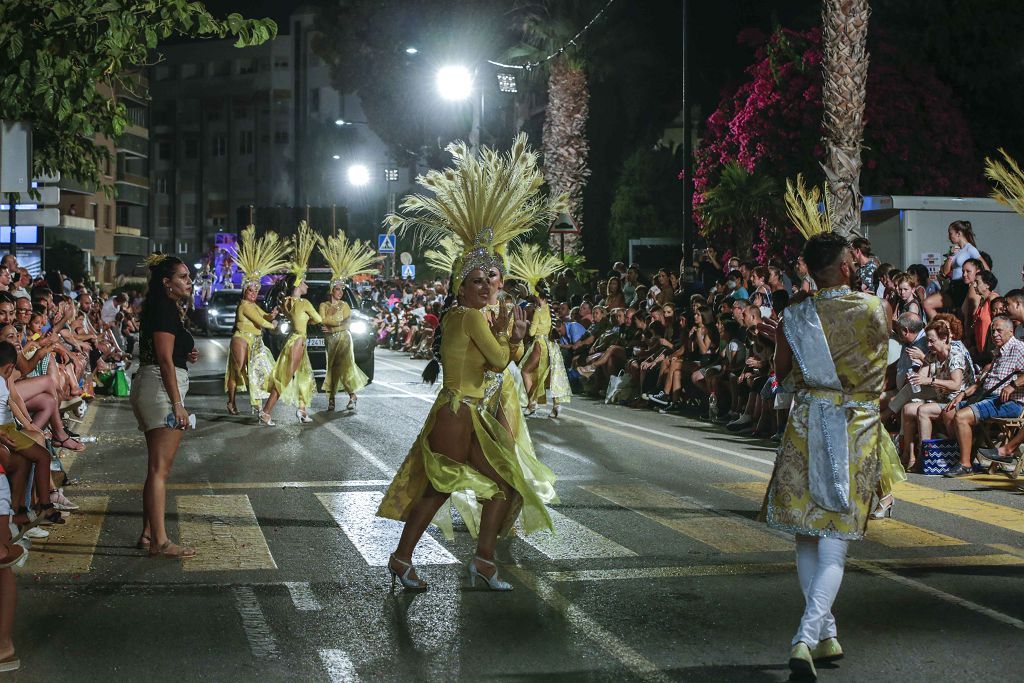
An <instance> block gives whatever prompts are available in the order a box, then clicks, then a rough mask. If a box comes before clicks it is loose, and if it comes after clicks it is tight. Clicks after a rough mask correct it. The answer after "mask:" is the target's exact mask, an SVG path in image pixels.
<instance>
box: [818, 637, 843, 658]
mask: <svg viewBox="0 0 1024 683" xmlns="http://www.w3.org/2000/svg"><path fill="white" fill-rule="evenodd" d="M842 658H843V646H842V645H840V644H839V639H838V638H835V637H832V638H826V639H825V640H823V641H821V642H820V643H818V644H817V645H815V646H814V647H813V648H812V649H811V659H813V660H814V661H816V662H834V661H836V660H837V659H842Z"/></svg>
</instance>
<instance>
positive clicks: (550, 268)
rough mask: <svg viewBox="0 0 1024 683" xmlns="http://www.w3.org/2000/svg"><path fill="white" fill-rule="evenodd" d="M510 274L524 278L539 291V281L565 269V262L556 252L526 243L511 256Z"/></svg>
mask: <svg viewBox="0 0 1024 683" xmlns="http://www.w3.org/2000/svg"><path fill="white" fill-rule="evenodd" d="M508 261H509V274H510V275H511V276H512V277H514V278H515V279H517V280H522V281H523V282H525V283H526V284H527V285H529V287H530V293H531V294H532V293H535V292H536V291H537V283H539V282H540V281H541V280H546V279H547V278H549V277H551V276H552V275H554V274H555V273H558V272H560V271H562V270H564V269H565V264H564V263H562V260H561V259H560V258H558V257H557V256H555V255H554V254H545V253H544V252H542V251H541V250H540V247H539V246H537V245H536V244H524V245H523V246H522V247H520V248H519V250H518V251H513V252H512V254H511V255H510V256H509V259H508Z"/></svg>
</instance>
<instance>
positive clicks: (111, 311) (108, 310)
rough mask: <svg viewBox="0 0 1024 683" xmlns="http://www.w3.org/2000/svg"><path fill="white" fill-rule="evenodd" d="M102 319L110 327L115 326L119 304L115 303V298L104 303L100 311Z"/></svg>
mask: <svg viewBox="0 0 1024 683" xmlns="http://www.w3.org/2000/svg"><path fill="white" fill-rule="evenodd" d="M100 319H101V320H102V321H103V322H105V323H107V324H108V325H112V324H114V321H115V320H117V304H116V303H114V297H110V298H109V299H107V300H106V301H104V302H103V308H102V309H101V310H100Z"/></svg>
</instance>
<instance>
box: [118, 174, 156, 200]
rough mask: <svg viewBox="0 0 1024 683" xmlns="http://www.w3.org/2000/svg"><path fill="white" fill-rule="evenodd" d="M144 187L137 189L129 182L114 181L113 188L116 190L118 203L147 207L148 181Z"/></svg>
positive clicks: (137, 187)
mask: <svg viewBox="0 0 1024 683" xmlns="http://www.w3.org/2000/svg"><path fill="white" fill-rule="evenodd" d="M146 185H147V186H146V187H139V186H138V185H136V184H134V183H132V182H131V181H126V180H123V179H118V180H116V181H115V182H114V187H115V188H116V189H117V201H118V203H119V204H120V203H125V204H136V205H138V206H149V187H148V185H149V181H146Z"/></svg>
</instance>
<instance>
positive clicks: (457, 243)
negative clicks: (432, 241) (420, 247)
mask: <svg viewBox="0 0 1024 683" xmlns="http://www.w3.org/2000/svg"><path fill="white" fill-rule="evenodd" d="M461 253H462V240H460V239H459V238H458V237H455V236H454V235H448V236H447V237H442V238H441V239H440V241H439V242H438V243H437V245H436V246H435V247H434V248H433V249H428V250H426V251H425V252H423V260H424V261H426V263H427V265H428V266H430V267H431V268H433V269H434V270H439V271H441V272H442V273H451V272H452V271H453V270H455V262H456V261H457V260H458V258H459V255H460V254H461Z"/></svg>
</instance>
